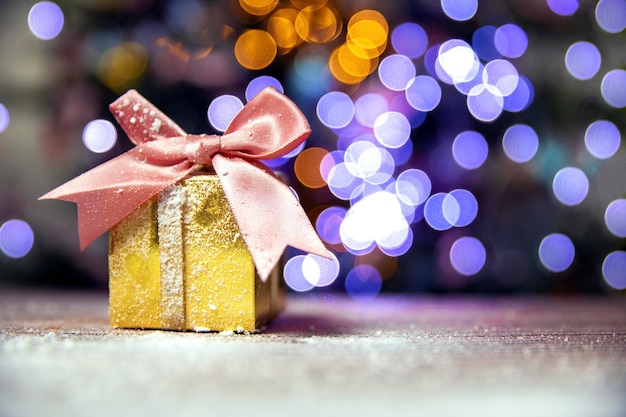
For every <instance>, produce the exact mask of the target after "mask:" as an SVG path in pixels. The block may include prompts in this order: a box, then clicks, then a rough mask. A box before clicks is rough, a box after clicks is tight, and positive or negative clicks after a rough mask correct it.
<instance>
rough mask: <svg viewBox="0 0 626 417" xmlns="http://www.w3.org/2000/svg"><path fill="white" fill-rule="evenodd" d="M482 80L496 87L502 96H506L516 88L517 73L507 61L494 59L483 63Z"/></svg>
mask: <svg viewBox="0 0 626 417" xmlns="http://www.w3.org/2000/svg"><path fill="white" fill-rule="evenodd" d="M483 82H484V83H485V84H489V85H492V86H494V87H496V88H497V89H498V91H499V92H500V93H501V94H502V96H508V95H511V94H512V93H513V91H515V89H516V88H517V84H518V82H519V74H518V73H517V69H516V68H515V66H514V65H513V64H511V63H510V62H509V61H507V60H505V59H495V60H493V61H491V62H489V63H487V65H485V70H484V72H483Z"/></svg>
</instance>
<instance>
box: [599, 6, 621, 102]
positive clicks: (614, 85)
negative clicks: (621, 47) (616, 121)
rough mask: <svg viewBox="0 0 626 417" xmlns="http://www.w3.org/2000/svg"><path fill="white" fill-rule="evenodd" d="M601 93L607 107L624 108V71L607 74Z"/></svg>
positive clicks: (619, 70)
mask: <svg viewBox="0 0 626 417" xmlns="http://www.w3.org/2000/svg"><path fill="white" fill-rule="evenodd" d="M625 3H626V2H625ZM601 91H602V97H603V98H604V101H606V102H607V103H608V104H609V106H611V107H615V108H618V109H621V108H622V107H626V71H625V70H622V69H616V70H612V71H609V72H607V73H606V75H605V76H604V78H602V85H601Z"/></svg>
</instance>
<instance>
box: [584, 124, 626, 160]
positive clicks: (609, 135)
mask: <svg viewBox="0 0 626 417" xmlns="http://www.w3.org/2000/svg"><path fill="white" fill-rule="evenodd" d="M620 143H621V135H620V132H619V129H618V128H617V126H615V124H614V123H612V122H609V121H608V120H598V121H595V122H593V123H591V124H590V125H589V127H588V128H587V130H586V131H585V147H586V148H587V150H588V151H589V153H590V154H591V155H593V156H595V157H596V158H598V159H608V158H610V157H612V156H613V155H615V153H616V152H617V150H618V149H619V147H620Z"/></svg>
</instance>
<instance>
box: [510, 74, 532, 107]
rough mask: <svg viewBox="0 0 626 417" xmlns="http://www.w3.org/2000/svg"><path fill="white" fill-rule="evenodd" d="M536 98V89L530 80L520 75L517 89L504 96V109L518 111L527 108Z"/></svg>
mask: <svg viewBox="0 0 626 417" xmlns="http://www.w3.org/2000/svg"><path fill="white" fill-rule="evenodd" d="M534 98H535V89H534V87H533V85H532V83H531V82H530V80H529V79H528V78H526V77H524V76H523V75H519V79H518V83H517V87H515V90H514V91H513V92H512V93H511V94H509V95H508V96H506V97H504V110H506V111H509V112H512V113H517V112H520V111H523V110H526V109H527V108H528V106H530V104H531V103H532V101H533V99H534Z"/></svg>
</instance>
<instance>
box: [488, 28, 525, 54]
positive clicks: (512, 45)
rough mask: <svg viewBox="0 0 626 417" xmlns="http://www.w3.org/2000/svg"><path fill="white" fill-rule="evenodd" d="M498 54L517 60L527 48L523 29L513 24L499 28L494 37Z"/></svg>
mask: <svg viewBox="0 0 626 417" xmlns="http://www.w3.org/2000/svg"><path fill="white" fill-rule="evenodd" d="M494 43H495V45H496V49H497V50H498V52H500V53H501V54H502V56H505V57H507V58H519V57H521V56H522V55H524V53H525V52H526V49H527V48H528V36H527V35H526V32H524V29H522V28H521V27H519V26H518V25H516V24H514V23H508V24H506V25H502V26H500V27H499V28H498V29H497V30H496V34H495V35H494Z"/></svg>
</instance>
